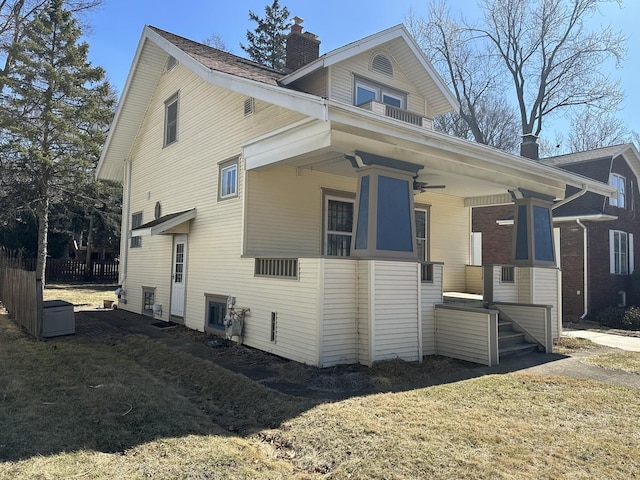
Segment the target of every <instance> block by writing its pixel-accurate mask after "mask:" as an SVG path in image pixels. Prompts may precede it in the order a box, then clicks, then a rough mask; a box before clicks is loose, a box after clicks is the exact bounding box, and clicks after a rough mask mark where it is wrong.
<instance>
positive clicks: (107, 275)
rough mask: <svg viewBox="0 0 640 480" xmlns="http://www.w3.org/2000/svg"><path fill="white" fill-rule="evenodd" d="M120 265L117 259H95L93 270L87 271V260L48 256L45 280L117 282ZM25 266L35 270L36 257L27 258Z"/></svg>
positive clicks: (27, 268)
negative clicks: (80, 260)
mask: <svg viewBox="0 0 640 480" xmlns="http://www.w3.org/2000/svg"><path fill="white" fill-rule="evenodd" d="M118 265H119V264H118V261H117V260H94V261H93V262H92V264H91V270H90V271H86V265H85V262H79V261H77V260H66V259H57V258H48V259H47V271H46V275H45V280H46V281H47V282H79V281H85V280H90V281H92V282H98V283H102V282H104V283H116V282H117V281H118ZM24 268H25V269H26V270H35V269H36V259H35V258H27V259H25V260H24Z"/></svg>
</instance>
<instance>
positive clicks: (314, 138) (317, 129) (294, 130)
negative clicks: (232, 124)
mask: <svg viewBox="0 0 640 480" xmlns="http://www.w3.org/2000/svg"><path fill="white" fill-rule="evenodd" d="M330 146H331V125H330V123H329V122H323V121H321V120H313V119H311V120H309V119H307V120H302V121H299V122H296V123H294V124H292V125H289V126H287V127H284V128H280V129H278V130H275V131H273V132H270V133H268V134H266V135H261V136H260V137H256V138H253V139H251V140H249V141H247V142H245V143H243V144H242V156H243V158H244V159H245V165H246V169H247V170H254V169H256V168H260V167H265V166H267V165H271V164H274V163H279V162H281V161H284V160H286V159H289V158H292V157H295V156H298V155H304V154H306V153H310V152H314V151H318V150H322V149H326V148H329V147H330Z"/></svg>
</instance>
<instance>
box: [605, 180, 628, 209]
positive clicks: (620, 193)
mask: <svg viewBox="0 0 640 480" xmlns="http://www.w3.org/2000/svg"><path fill="white" fill-rule="evenodd" d="M610 183H611V186H612V187H613V188H615V189H616V193H614V194H613V195H612V196H611V197H610V198H609V203H610V204H611V205H612V206H614V207H618V208H626V179H625V178H624V177H623V176H622V175H618V174H617V173H612V174H611V182H610Z"/></svg>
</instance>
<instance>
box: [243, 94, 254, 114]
mask: <svg viewBox="0 0 640 480" xmlns="http://www.w3.org/2000/svg"><path fill="white" fill-rule="evenodd" d="M255 110H256V102H255V101H254V99H253V97H249V98H247V99H246V100H245V101H244V116H245V117H246V116H248V115H251V114H252V113H253V112H255Z"/></svg>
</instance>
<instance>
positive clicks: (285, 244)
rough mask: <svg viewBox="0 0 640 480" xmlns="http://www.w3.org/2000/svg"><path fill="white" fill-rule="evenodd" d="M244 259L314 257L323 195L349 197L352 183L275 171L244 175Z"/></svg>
mask: <svg viewBox="0 0 640 480" xmlns="http://www.w3.org/2000/svg"><path fill="white" fill-rule="evenodd" d="M247 177H248V186H249V187H248V191H247V195H248V198H247V209H246V212H247V225H246V232H247V233H246V237H245V243H246V251H245V254H246V255H249V256H284V257H291V256H294V257H295V256H317V255H320V253H321V251H322V247H321V244H322V235H323V205H322V199H323V195H322V189H323V188H329V189H332V190H338V191H344V192H353V194H355V191H356V179H355V178H347V177H340V176H337V175H329V174H326V173H321V172H313V171H309V170H303V171H301V172H299V171H298V170H297V169H296V168H294V167H287V166H280V167H273V168H269V169H265V170H261V171H249V172H247Z"/></svg>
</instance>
